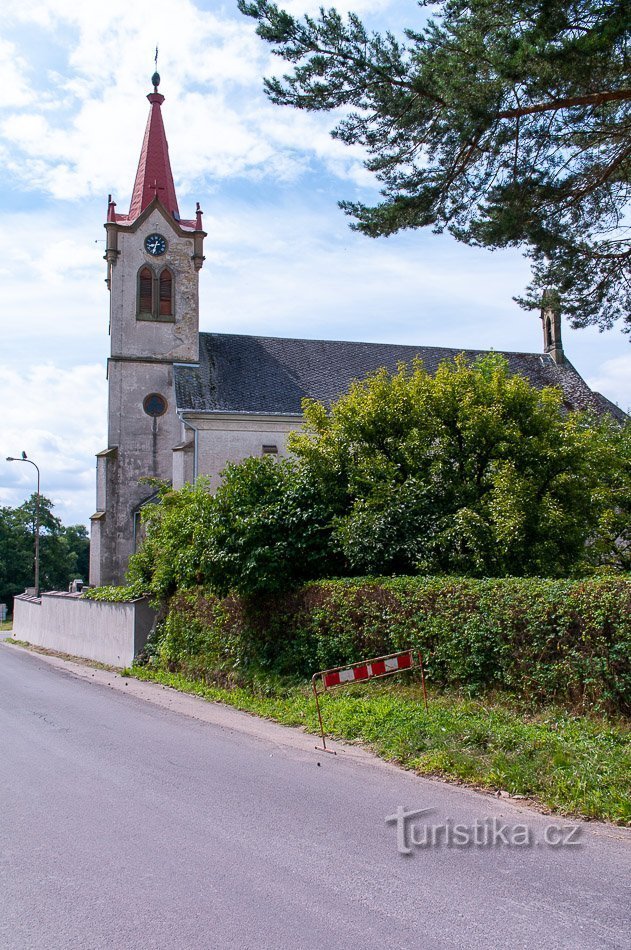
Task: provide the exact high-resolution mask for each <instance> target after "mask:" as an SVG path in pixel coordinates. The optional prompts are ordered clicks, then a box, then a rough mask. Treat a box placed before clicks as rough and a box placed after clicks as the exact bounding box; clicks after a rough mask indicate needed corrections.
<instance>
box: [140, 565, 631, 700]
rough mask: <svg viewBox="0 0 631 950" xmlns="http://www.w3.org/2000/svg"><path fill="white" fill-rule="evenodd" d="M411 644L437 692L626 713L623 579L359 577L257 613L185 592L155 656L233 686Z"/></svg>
mask: <svg viewBox="0 0 631 950" xmlns="http://www.w3.org/2000/svg"><path fill="white" fill-rule="evenodd" d="M410 646H416V647H419V648H420V649H421V650H422V651H423V654H424V656H425V662H426V666H427V673H428V679H429V681H430V682H431V683H433V684H435V685H439V686H441V685H445V686H446V685H455V686H460V687H463V688H465V689H466V690H467V691H468V692H470V693H472V694H475V693H477V692H480V691H483V690H485V689H493V688H499V689H503V690H508V691H509V692H512V693H514V694H515V695H517V696H519V697H521V698H522V699H523V700H525V701H531V702H533V703H537V702H543V701H553V702H560V703H565V704H568V705H570V706H571V707H573V708H574V707H576V708H578V707H580V708H598V709H610V710H612V711H618V712H629V711H631V580H628V579H624V578H589V579H586V580H580V581H570V580H541V579H538V578H503V579H489V580H475V579H467V578H436V577H428V578H389V579H388V578H387V579H378V580H375V579H355V580H343V581H342V580H341V581H326V582H319V583H316V582H314V583H310V584H307V585H305V586H304V587H302V588H300V589H299V590H295V591H293V592H291V593H289V594H286V595H284V596H280V595H279V596H276V597H274V598H273V599H272V598H270V599H268V600H264V599H258V600H257V601H256V603H255V604H254V603H253V602H252V601H249V600H244V599H242V598H239V597H235V596H231V597H228V598H226V599H224V600H218V599H217V598H216V597H214V596H213V595H212V594H209V593H208V591H205V590H203V589H197V590H190V591H189V592H188V593H186V594H178V595H177V596H176V597H174V598H173V600H172V601H171V603H170V607H169V611H168V616H167V620H166V622H165V624H164V625H163V627H162V629H161V633H160V636H159V641H158V644H157V650H158V655H159V661H160V663H161V664H163V665H164V666H166V667H168V668H169V669H171V670H178V671H181V672H185V673H188V674H189V675H195V676H201V677H203V678H206V679H209V678H210V679H213V678H216V677H217V676H220V677H223V678H225V677H227V678H232V679H236V680H237V681H238V680H239V679H240V678H241V677H243V676H246V677H247V676H249V675H252V674H253V673H255V672H256V670H257V669H260V668H261V667H263V668H264V669H266V670H268V671H269V672H274V673H278V674H285V675H286V674H297V673H299V674H302V675H303V676H306V675H310V674H312V673H313V672H315V671H316V670H319V669H324V668H328V667H332V666H336V665H339V664H343V663H346V662H352V661H355V660H359V659H362V658H366V657H370V656H377V655H381V654H384V653H389V652H391V651H394V650H398V649H404V648H407V647H410Z"/></svg>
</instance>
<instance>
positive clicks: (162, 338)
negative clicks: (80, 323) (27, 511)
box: [90, 73, 625, 585]
mask: <svg viewBox="0 0 631 950" xmlns="http://www.w3.org/2000/svg"><path fill="white" fill-rule="evenodd" d="M152 83H153V92H151V93H150V94H149V95H148V96H147V98H148V100H149V103H150V108H149V117H148V120H147V126H146V129H145V134H144V139H143V142H142V148H141V152H140V160H139V162H138V170H137V172H136V179H135V182H134V188H133V192H132V197H131V203H130V206H129V211H128V213H127V214H120V213H119V212H117V210H116V203H115V202H114V201H113V200H112V197H111V196H110V198H109V202H108V208H107V220H106V222H105V230H106V251H105V260H106V262H107V279H106V283H107V287H108V290H109V294H110V331H109V332H110V340H111V348H110V357H109V359H108V365H107V379H108V396H109V408H108V444H107V448H105V449H104V450H103V451H102V452H99V454H98V455H97V465H96V511H95V513H94V514H93V515H92V518H91V525H92V528H91V548H90V583H91V584H93V585H102V584H120V583H122V582H123V580H124V576H125V571H126V568H127V563H128V560H129V557H130V555H131V554H132V553H133V552H134V550H135V547H136V543H137V539H138V538H139V529H140V516H141V511H142V508H143V505H145V504H147V503H149V502H151V501H152V500H153V498H154V497H155V487H154V484H155V483H152V480H154V479H160V480H162V481H169V482H171V483H172V484H173V486H174V488H180V487H181V486H182V485H184V484H185V483H186V482H191V481H194V480H195V479H196V478H197V476H198V475H206V476H209V477H210V479H211V485H213V486H216V484H217V483H218V480H219V477H220V473H221V471H222V470H223V468H224V467H225V465H226V463H227V462H229V461H233V462H236V461H240V460H241V459H243V458H246V457H248V456H251V455H262V454H271V455H283V454H284V453H285V451H286V443H287V437H288V435H289V433H290V432H291V431H292V430H294V429H297V428H299V427H300V425H301V420H302V410H301V404H302V400H303V399H304V398H305V397H310V398H313V399H318V400H320V401H322V402H324V403H325V404H328V403H330V402H331V401H332V400H334V399H336V398H337V397H338V396H340V395H341V394H342V393H344V392H345V391H346V390H347V389H348V387H349V386H350V384H351V382H352V381H353V380H354V379H360V378H362V377H364V376H366V375H367V374H368V373H370V372H373V371H375V370H377V369H379V368H380V367H387V368H388V369H390V370H395V369H396V367H397V365H398V364H399V363H400V362H410V361H412V360H413V359H414V358H415V357H419V358H420V359H422V360H423V363H424V365H425V367H426V369H428V370H429V371H432V370H435V369H436V367H437V366H438V364H439V363H440V362H441V361H442V360H444V359H450V358H453V357H455V356H456V355H457V354H458V353H460V352H463V351H462V350H459V349H450V348H444V347H427V346H422V345H420V346H401V345H394V344H393V345H390V344H387V343H351V342H344V341H339V340H302V339H281V338H272V337H258V336H243V335H236V334H228V333H200V332H199V271H200V269H201V267H202V266H203V263H204V238H205V237H206V234H205V232H204V228H203V222H202V211H201V209H200V206H199V204H198V205H197V208H196V211H195V214H194V216H193V217H192V218H182V217H181V216H180V211H179V207H178V202H177V195H176V192H175V185H174V182H173V174H172V171H171V164H170V161H169V149H168V145H167V138H166V133H165V129H164V124H163V121H162V113H161V106H162V103H163V102H164V96H163V95H162V94H161V93H160V92H158V87H159V84H160V76H159V75H158V74H157V73H155V74H154V76H153V77H152ZM542 323H543V351H542V352H541V353H504V354H503V355H504V356H505V357H506V358H507V360H508V363H509V367H510V370H511V371H512V372H513V373H520V374H521V375H523V376H525V377H527V378H528V379H529V380H530V382H531V383H532V384H533V385H535V386H537V387H539V388H543V387H544V386H557V387H560V388H561V390H562V391H563V394H564V402H565V405H566V406H567V408H568V409H589V410H591V411H594V412H596V413H599V414H601V413H607V412H609V413H612V414H613V415H615V416H616V417H618V418H624V415H625V414H624V413H622V412H621V410H619V409H618V408H617V407H616V406H614V405H613V404H612V403H611V402H609V400H608V399H606V398H605V397H604V396H601V395H600V394H599V393H595V392H592V390H591V389H590V388H589V387H588V385H587V384H586V383H585V381H584V380H583V379H582V378H581V376H580V375H579V373H578V372H577V371H576V370H575V369H574V367H573V366H572V364H571V363H570V362H569V361H568V360H567V358H566V357H565V355H564V353H563V345H562V340H561V322H560V318H559V316H558V314H556V313H554V312H553V311H548V310H544V312H543V313H542ZM464 352H465V355H466V356H467V357H468V358H470V359H474V358H475V357H476V356H479V355H480V351H467V350H465V351H464Z"/></svg>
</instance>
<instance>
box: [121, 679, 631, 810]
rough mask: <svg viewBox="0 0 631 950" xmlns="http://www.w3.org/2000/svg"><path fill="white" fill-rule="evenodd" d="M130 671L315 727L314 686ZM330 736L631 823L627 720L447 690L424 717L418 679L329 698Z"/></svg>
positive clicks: (325, 709)
mask: <svg viewBox="0 0 631 950" xmlns="http://www.w3.org/2000/svg"><path fill="white" fill-rule="evenodd" d="M125 672H126V673H127V674H129V675H132V676H135V677H137V678H138V679H143V680H153V681H154V682H158V683H162V684H163V685H166V686H171V687H173V688H174V689H178V690H181V691H184V692H188V693H194V694H196V695H198V696H202V697H203V698H205V699H208V700H211V701H213V702H221V703H225V704H227V705H229V706H234V707H236V708H237V709H242V710H245V711H247V712H250V713H254V714H255V715H258V716H264V717H266V718H268V719H273V720H275V721H276V722H280V723H283V724H284V725H288V726H302V727H304V728H305V729H306V730H307V731H309V732H314V733H317V732H318V722H317V716H316V709H315V702H314V699H313V694H312V693H311V690H310V688H309V685H308V684H304V685H287V684H285V683H283V682H282V681H279V680H277V679H272V678H270V679H264V678H260V679H258V680H257V681H255V682H253V683H252V685H251V686H250V687H248V688H244V687H233V688H224V687H221V686H214V685H207V684H206V683H204V682H201V681H199V680H195V679H190V678H187V677H185V676H183V675H182V674H180V673H168V672H166V671H162V670H156V669H152V668H150V667H144V666H141V667H134V668H133V669H132V670H127V671H125ZM321 705H322V716H323V720H324V726H325V729H326V732H327V735H329V736H332V737H334V738H337V739H343V740H346V741H360V742H362V743H365V744H366V745H368V746H369V747H370V748H371V749H372V750H373V751H374V752H376V753H377V755H379V756H381V757H382V758H384V759H387V760H389V761H392V762H396V763H397V764H399V765H401V766H403V767H404V768H408V769H413V770H414V771H415V772H417V773H418V774H420V775H429V776H432V775H433V776H440V777H441V778H444V779H448V780H451V781H457V782H461V783H464V784H467V785H470V786H473V787H476V788H483V789H488V790H503V791H506V792H508V793H509V794H511V795H519V796H521V797H524V798H527V799H531V800H532V801H533V802H535V803H536V804H537V805H539V806H540V807H543V808H545V809H549V810H551V811H555V812H558V813H561V814H564V815H576V816H582V817H583V818H598V819H600V820H604V821H611V822H615V823H617V824H621V825H631V794H630V787H629V776H630V775H631V730H630V729H629V726H628V724H626V723H625V722H613V721H609V720H605V719H600V718H592V717H586V716H575V715H571V714H569V713H568V712H566V711H563V710H559V709H556V708H548V709H545V710H541V711H539V712H537V713H534V714H533V713H528V712H525V711H523V710H520V709H519V708H517V706H516V705H515V703H512V702H511V700H510V698H509V697H506V696H499V697H497V696H496V697H493V698H492V699H487V698H485V699H484V702H483V703H482V702H478V701H474V700H471V699H466V698H463V697H462V696H461V695H459V694H457V693H454V692H448V693H442V694H437V695H434V696H431V697H430V703H429V712H428V713H427V714H426V713H425V709H424V707H423V704H422V702H421V701H420V700H419V689H418V687H417V686H415V685H412V686H410V685H402V684H400V683H398V684H392V683H388V684H385V683H380V684H379V683H373V684H370V685H369V686H366V685H363V686H353V687H350V688H349V689H347V690H345V691H344V692H338V693H336V694H334V695H331V694H329V695H325V696H324V697H322V702H321Z"/></svg>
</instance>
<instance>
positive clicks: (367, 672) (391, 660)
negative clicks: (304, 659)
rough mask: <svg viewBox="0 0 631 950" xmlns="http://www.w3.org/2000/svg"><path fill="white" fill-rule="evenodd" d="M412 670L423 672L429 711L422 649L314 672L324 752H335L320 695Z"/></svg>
mask: <svg viewBox="0 0 631 950" xmlns="http://www.w3.org/2000/svg"><path fill="white" fill-rule="evenodd" d="M412 669H419V670H420V671H421V682H422V684H423V698H424V700H425V710H426V711H427V690H426V689H425V671H424V669H423V657H422V656H421V654H420V651H419V650H404V651H403V652H402V653H390V654H389V655H388V656H378V657H376V658H375V659H373V660H360V661H359V662H358V663H350V664H349V665H348V666H336V667H335V668H334V669H332V670H320V671H319V672H318V673H314V674H313V676H312V677H311V685H312V687H313V693H314V696H315V701H316V709H317V712H318V720H319V722H320V732H321V733H322V751H323V752H330V751H331V750H330V749H327V747H326V739H325V737H324V726H323V725H322V714H321V712H320V698H319V697H320V692H322V693H323V692H326V690H328V689H335V687H337V686H348V685H349V684H350V683H360V682H362V681H365V680H370V679H376V678H378V677H381V676H391V675H392V674H393V673H400V672H401V671H402V670H412ZM318 681H319V682H320V691H318ZM316 748H318V746H316Z"/></svg>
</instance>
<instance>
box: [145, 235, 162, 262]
mask: <svg viewBox="0 0 631 950" xmlns="http://www.w3.org/2000/svg"><path fill="white" fill-rule="evenodd" d="M145 249H146V250H147V251H148V252H149V253H150V254H152V255H153V257H160V255H161V254H164V252H165V251H166V249H167V242H166V239H165V238H163V237H162V235H161V234H150V235H149V236H148V237H146V238H145Z"/></svg>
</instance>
